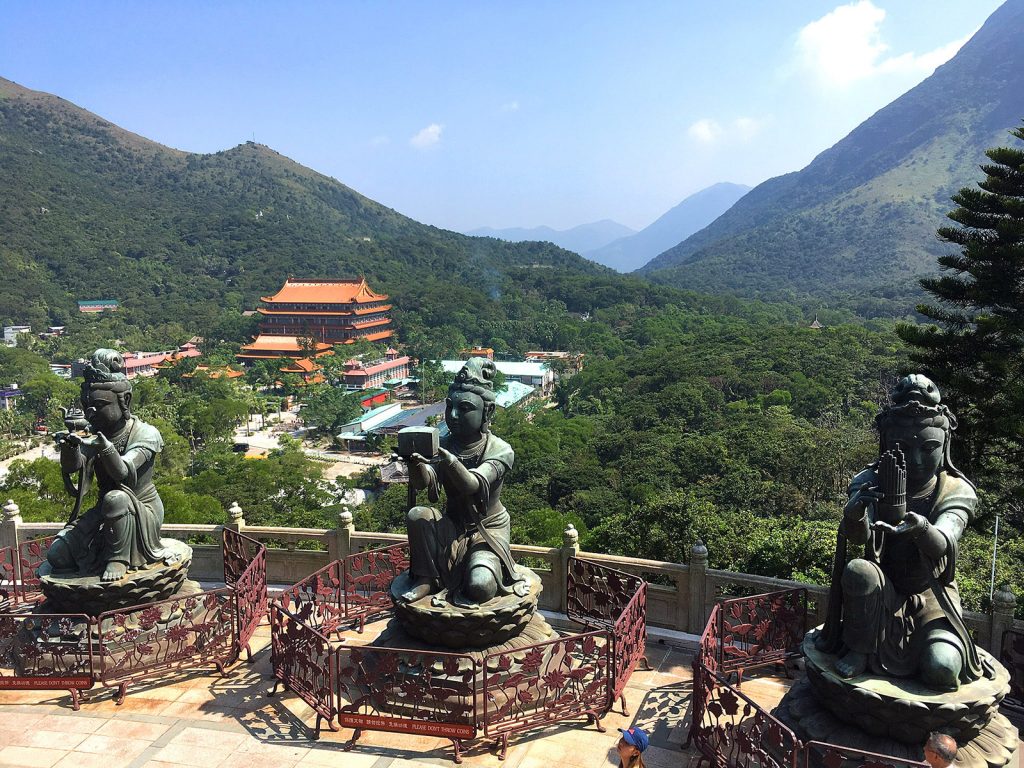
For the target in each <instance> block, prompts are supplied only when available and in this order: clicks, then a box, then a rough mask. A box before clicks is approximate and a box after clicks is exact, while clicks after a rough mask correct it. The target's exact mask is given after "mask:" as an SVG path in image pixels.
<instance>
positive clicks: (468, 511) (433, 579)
mask: <svg viewBox="0 0 1024 768" xmlns="http://www.w3.org/2000/svg"><path fill="white" fill-rule="evenodd" d="M494 373H495V367H494V363H493V362H491V361H490V360H485V359H483V358H472V359H470V360H469V361H467V362H466V364H465V365H464V366H463V367H462V370H460V371H459V373H458V374H457V375H456V377H455V381H454V382H453V383H452V385H451V387H450V388H449V389H448V398H447V400H446V401H445V416H444V420H445V424H446V425H447V426H448V430H449V434H448V435H446V436H445V437H443V438H441V441H440V447H439V449H438V455H437V457H436V458H434V459H428V458H426V457H424V456H422V455H420V454H418V453H414V454H412V455H411V456H410V457H409V459H408V461H409V483H410V486H411V487H412V488H413V489H414V490H423V489H426V491H427V494H428V497H429V499H430V501H432V502H436V501H438V500H439V499H440V490H441V489H442V488H443V489H444V493H445V504H444V508H443V510H438V509H436V508H434V507H423V506H414V507H413V508H412V509H410V510H409V513H408V517H407V521H408V528H409V551H410V552H409V554H410V558H409V575H410V578H411V579H412V585H411V587H410V588H409V589H408V590H407V591H406V592H405V593H403V594H402V596H401V598H402V600H404V601H406V602H415V601H416V600H419V599H421V598H423V597H426V596H427V595H430V594H435V593H438V592H440V591H441V590H443V589H447V590H448V600H449V602H451V603H453V604H455V605H458V606H461V607H465V608H473V607H475V606H476V605H477V604H479V603H485V602H487V601H488V600H491V599H492V598H494V597H495V596H497V595H507V594H510V593H513V592H514V593H516V594H520V593H521V592H523V590H522V587H521V586H520V585H523V582H522V580H521V579H520V577H519V576H517V574H516V569H515V564H514V562H513V561H512V551H511V549H510V547H509V540H510V538H511V534H510V523H509V514H508V510H506V509H505V506H504V505H503V504H502V503H501V484H502V481H503V479H504V477H505V475H506V473H508V472H509V470H511V469H512V462H513V459H514V456H513V453H512V447H511V446H510V445H509V444H508V443H506V442H505V441H504V440H502V439H501V438H499V437H495V436H494V435H492V434H491V432H490V423H491V419H492V418H493V417H494V408H495V404H494V401H495V394H494ZM523 586H525V585H523Z"/></svg>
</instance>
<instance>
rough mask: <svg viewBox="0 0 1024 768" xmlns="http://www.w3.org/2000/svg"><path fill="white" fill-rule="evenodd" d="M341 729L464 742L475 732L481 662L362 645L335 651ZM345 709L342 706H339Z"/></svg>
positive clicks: (458, 656) (457, 752) (456, 744)
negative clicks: (377, 731) (388, 732)
mask: <svg viewBox="0 0 1024 768" xmlns="http://www.w3.org/2000/svg"><path fill="white" fill-rule="evenodd" d="M335 658H336V660H337V673H336V681H337V696H338V702H339V707H338V724H339V725H341V726H344V727H346V728H353V729H355V734H354V735H353V737H352V741H351V742H349V745H350V746H351V745H353V744H355V742H356V740H357V739H358V738H359V735H360V734H361V733H362V731H363V730H379V731H390V732H394V733H410V734H418V735H422V736H437V737H441V738H446V739H450V740H451V741H452V744H453V745H454V747H455V761H456V762H461V753H462V741H463V740H465V739H472V738H474V737H475V736H476V732H477V727H478V726H477V712H476V697H477V695H478V693H479V686H478V670H477V663H476V661H475V660H474V659H473V657H472V656H468V655H465V654H458V653H444V652H435V651H418V650H406V649H402V648H383V647H370V646H364V647H362V648H349V647H345V646H340V647H338V648H337V649H336V657H335ZM342 701H346V702H348V703H347V704H344V705H342V704H341V702H342Z"/></svg>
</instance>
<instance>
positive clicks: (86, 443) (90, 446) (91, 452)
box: [68, 432, 109, 458]
mask: <svg viewBox="0 0 1024 768" xmlns="http://www.w3.org/2000/svg"><path fill="white" fill-rule="evenodd" d="M100 438H103V435H97V436H96V437H80V436H78V435H76V434H75V433H74V432H72V433H71V435H70V436H69V439H68V441H69V442H71V441H73V440H77V444H78V449H79V450H80V451H81V452H82V455H83V456H86V457H89V458H91V457H92V456H95V455H96V454H98V453H99V452H100V446H99V443H98V440H99V439H100ZM103 439H104V440H106V438H103ZM108 445H109V443H108Z"/></svg>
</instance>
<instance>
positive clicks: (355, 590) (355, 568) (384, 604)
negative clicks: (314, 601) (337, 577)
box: [342, 542, 409, 632]
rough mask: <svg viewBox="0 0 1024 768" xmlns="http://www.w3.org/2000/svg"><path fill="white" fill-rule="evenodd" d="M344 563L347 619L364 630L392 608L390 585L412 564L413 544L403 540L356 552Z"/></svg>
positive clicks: (344, 593)
mask: <svg viewBox="0 0 1024 768" xmlns="http://www.w3.org/2000/svg"><path fill="white" fill-rule="evenodd" d="M342 563H343V565H342V575H343V577H344V582H343V584H344V591H343V593H342V599H343V609H344V615H345V621H357V622H359V631H360V632H362V631H363V627H364V626H366V622H367V620H369V619H373V618H375V617H377V616H381V615H383V614H385V613H388V612H389V611H390V610H391V595H390V593H389V591H388V588H389V587H390V586H391V582H392V581H393V580H394V578H395V577H396V576H398V574H400V573H401V572H402V571H404V570H405V569H406V568H408V567H409V544H408V543H407V542H403V543H401V544H394V545H392V546H390V547H381V548H380V549H369V550H366V551H365V552H356V553H353V554H351V555H349V556H348V557H346V558H345V559H344V560H343V561H342Z"/></svg>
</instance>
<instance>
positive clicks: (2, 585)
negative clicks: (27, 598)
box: [0, 547, 18, 611]
mask: <svg viewBox="0 0 1024 768" xmlns="http://www.w3.org/2000/svg"><path fill="white" fill-rule="evenodd" d="M15 559H16V558H15V554H14V548H13V547H2V548H0V611H9V610H11V608H13V607H14V604H15V603H16V602H17V599H18V596H17V594H16V590H17V588H18V571H17V564H16V562H15Z"/></svg>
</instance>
